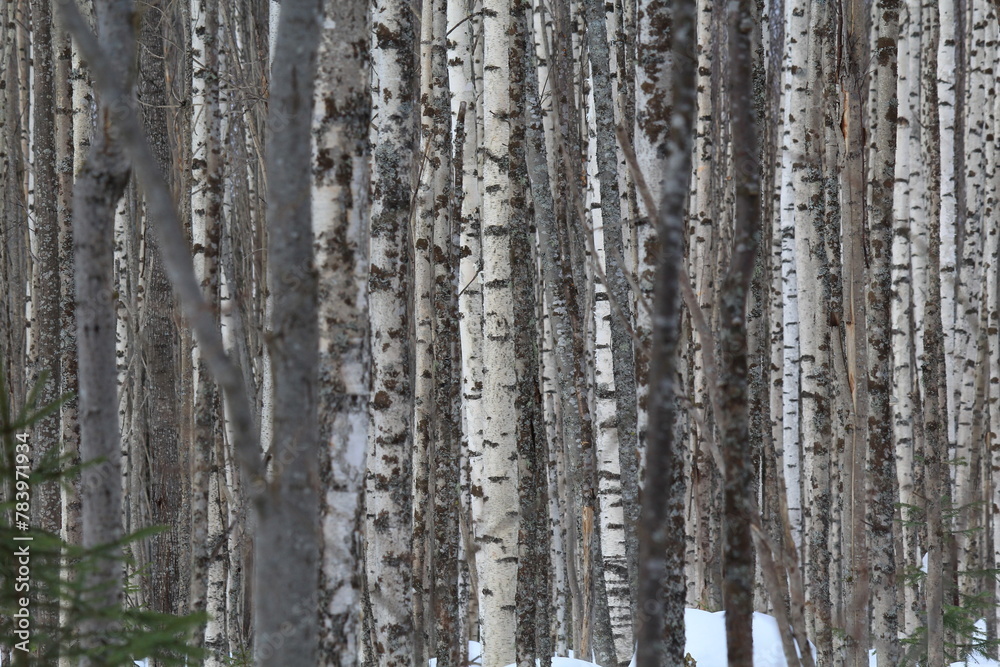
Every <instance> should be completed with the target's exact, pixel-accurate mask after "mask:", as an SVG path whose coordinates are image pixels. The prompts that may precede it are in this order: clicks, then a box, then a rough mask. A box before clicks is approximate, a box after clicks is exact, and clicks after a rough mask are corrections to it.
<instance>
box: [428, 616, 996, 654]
mask: <svg viewBox="0 0 1000 667" xmlns="http://www.w3.org/2000/svg"><path fill="white" fill-rule="evenodd" d="M684 625H685V634H686V641H685V646H684V651H685V654H687V655H690V656H691V658H693V659H694V661H695V663H694V664H696V665H697V666H698V667H726V665H727V660H726V612H724V611H719V612H714V613H713V612H708V611H702V610H700V609H687V610H685V613H684ZM481 655H482V644H480V643H479V642H469V665H470V666H471V667H478V666H479V665H481V664H482V663H481V662H480V660H479V658H480V656H481ZM813 655H814V656H815V650H814V651H813ZM753 664H754V667H787V666H788V663H787V662H786V661H785V653H784V651H783V650H782V645H781V635H780V633H779V632H778V622H777V621H776V620H775V618H774V617H773V616H769V615H767V614H761V613H757V612H755V613H754V615H753ZM436 666H437V660H435V659H433V658H432V659H431V660H430V661H429V664H428V667H436ZM509 667H516V665H510V666H509ZM552 667H595V664H594V663H592V662H587V661H585V660H579V659H576V658H573V657H568V658H567V657H558V656H557V657H554V658H553V659H552ZM629 667H635V658H633V659H632V662H631V663H630V664H629ZM870 667H877V663H876V660H875V652H874V651H872V652H871V655H870ZM951 667H1000V663H998V662H997V661H995V660H990V659H989V658H982V657H973V658H970V659H969V660H968V662H955V663H952V665H951Z"/></svg>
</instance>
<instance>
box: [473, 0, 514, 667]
mask: <svg viewBox="0 0 1000 667" xmlns="http://www.w3.org/2000/svg"><path fill="white" fill-rule="evenodd" d="M510 24H511V19H510V3H509V1H508V0H484V2H483V35H484V61H483V86H484V88H483V115H484V123H485V125H484V135H483V150H484V151H485V156H484V171H483V212H482V238H483V398H482V400H483V414H484V423H483V465H482V477H480V478H479V479H473V485H474V486H476V487H479V489H481V493H482V496H483V503H482V509H481V514H480V515H479V516H478V517H474V519H475V520H476V540H477V541H478V543H479V546H480V549H479V551H478V552H477V553H478V556H477V562H476V565H477V570H478V571H479V587H480V591H479V594H480V612H479V613H480V623H481V626H482V633H483V651H484V654H483V666H484V667H501V666H502V665H506V664H509V663H510V662H512V661H513V658H514V655H513V647H514V628H515V622H514V607H515V600H514V598H515V582H516V580H517V531H518V523H519V516H518V513H517V512H516V511H512V510H511V508H513V507H516V504H517V475H516V472H515V471H516V467H513V464H514V463H515V462H516V461H517V450H516V443H515V437H514V436H515V431H514V426H515V424H516V422H517V419H516V414H515V409H514V401H515V396H516V387H515V380H516V378H515V375H514V340H513V336H512V330H511V327H512V325H513V301H512V286H511V278H510V277H511V254H510V233H511V230H510V216H511V211H510V203H509V201H508V196H509V195H508V191H509V181H508V171H507V170H508V164H507V160H506V150H507V143H508V140H509V136H510V127H509V121H508V118H509V117H510V115H511V109H510V92H509V85H510V74H509V72H510V61H509V54H510V35H509V28H510ZM474 472H475V471H474Z"/></svg>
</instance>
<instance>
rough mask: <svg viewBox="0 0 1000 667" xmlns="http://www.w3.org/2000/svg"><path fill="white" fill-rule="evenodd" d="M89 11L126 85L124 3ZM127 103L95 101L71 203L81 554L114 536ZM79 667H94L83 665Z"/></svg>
mask: <svg viewBox="0 0 1000 667" xmlns="http://www.w3.org/2000/svg"><path fill="white" fill-rule="evenodd" d="M95 7H96V10H97V11H96V13H97V26H98V31H97V32H98V35H99V37H100V39H101V40H102V41H103V42H104V44H105V49H106V51H107V54H108V57H109V58H110V60H111V62H112V63H114V65H113V66H114V67H115V69H116V70H117V71H116V72H114V73H109V74H108V76H117V77H118V78H119V80H121V81H128V80H129V79H128V77H129V73H128V66H127V63H129V62H132V58H133V57H134V53H135V51H134V50H135V36H134V34H133V32H132V30H133V27H132V26H133V23H132V8H131V3H130V2H129V1H128V0H99V1H98V2H96V3H95ZM122 89H123V90H127V89H128V88H127V86H123V88H122ZM131 103H132V100H131V99H129V97H127V96H126V97H125V98H124V99H101V100H100V106H99V109H98V123H97V125H96V128H95V131H94V135H93V139H92V143H93V145H92V148H91V151H90V154H89V155H88V157H87V160H86V162H85V163H84V165H83V168H82V170H81V172H80V173H79V174H78V176H77V182H76V187H75V190H74V198H73V238H74V245H75V251H76V256H75V258H74V270H75V276H76V320H77V349H78V354H79V376H78V377H79V387H80V398H79V414H80V459H81V463H82V464H83V465H84V466H88V465H89V467H85V468H84V471H83V480H82V485H81V494H80V495H81V501H82V506H83V511H82V520H83V546H84V547H95V546H98V545H103V544H108V543H111V542H115V541H117V540H118V539H120V538H121V536H122V523H121V502H122V487H121V470H120V465H121V464H120V450H119V432H118V410H117V407H118V406H117V402H116V401H110V400H108V399H109V397H114V396H117V393H118V392H117V380H116V372H115V365H116V362H115V303H114V300H113V296H112V295H113V293H114V292H115V290H114V285H113V284H112V275H113V273H112V259H113V248H112V246H113V236H112V233H113V223H114V215H115V208H116V206H117V204H118V200H119V198H120V197H121V196H122V193H123V192H124V191H125V185H126V183H127V182H128V178H129V163H128V160H127V159H126V157H125V154H124V150H123V145H122V143H121V141H120V138H119V135H118V133H117V132H116V131H115V129H114V127H113V117H114V111H113V109H114V108H115V105H119V104H131ZM119 555H120V550H119V549H117V548H116V549H112V550H111V551H110V553H108V554H107V557H105V558H103V559H102V560H101V561H100V562H99V563H98V564H97V565H96V566H95V567H94V569H93V570H90V571H88V572H87V573H86V575H85V576H86V583H87V585H88V589H89V590H90V591H91V593H89V595H88V597H89V600H88V602H89V603H90V604H92V605H94V606H95V607H98V608H110V609H114V608H117V607H118V606H119V605H120V604H121V595H122V580H121V564H120V562H119V560H118V557H119ZM113 627H114V617H113V616H112V615H106V616H101V617H99V618H95V619H91V620H88V621H87V622H86V623H85V626H84V627H83V628H81V629H82V630H84V631H85V632H87V633H88V640H87V642H86V644H85V648H89V649H93V650H95V651H99V650H100V648H101V645H102V642H103V641H108V640H109V639H110V635H111V633H110V630H111V629H112V628H113ZM102 637H103V638H104V639H103V640H102V639H101V638H102ZM92 661H93V662H92ZM82 664H85V665H89V664H101V663H100V660H99V659H93V658H88V659H84V660H83V663H82Z"/></svg>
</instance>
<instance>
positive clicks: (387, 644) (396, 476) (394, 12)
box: [365, 1, 418, 666]
mask: <svg viewBox="0 0 1000 667" xmlns="http://www.w3.org/2000/svg"><path fill="white" fill-rule="evenodd" d="M416 37H417V36H416V22H415V17H414V16H413V13H412V11H411V10H410V7H409V6H408V5H407V4H405V3H402V2H395V1H389V2H385V3H379V4H377V5H375V6H374V8H373V10H372V43H371V53H372V72H373V78H372V104H373V109H372V119H373V126H374V127H373V130H372V146H373V149H372V167H371V168H372V183H373V187H372V204H371V214H370V215H371V217H370V223H369V225H370V227H369V231H370V250H369V252H370V266H369V276H368V290H369V297H368V298H369V322H370V326H371V341H372V370H371V373H372V389H371V401H370V403H369V419H370V426H369V436H368V457H367V461H368V463H367V466H366V473H365V511H366V522H365V526H366V534H367V540H366V545H365V564H366V568H367V570H366V574H367V581H368V586H369V595H370V596H371V604H372V616H373V619H372V626H373V633H372V634H373V644H374V646H375V651H376V653H377V654H378V655H379V656H380V658H379V659H380V661H382V664H385V665H387V666H400V665H410V664H411V663H412V660H413V655H412V652H413V647H414V643H413V641H414V637H413V633H414V631H415V628H414V627H413V621H412V615H411V611H410V599H411V598H410V596H411V593H410V587H411V581H412V576H413V571H412V569H411V561H410V543H411V540H412V516H411V511H412V495H411V494H412V492H411V480H412V462H411V455H412V445H413V435H412V424H413V414H412V409H413V393H412V392H413V380H412V376H411V373H412V371H411V366H410V364H411V359H412V356H411V352H410V349H409V345H408V344H407V341H408V340H409V339H410V337H411V336H412V333H411V326H412V324H411V322H412V320H411V313H412V307H411V306H410V304H409V294H410V289H411V285H412V280H413V279H412V277H411V265H410V259H409V258H410V257H411V255H412V251H411V250H410V240H409V236H408V229H409V219H410V207H411V201H412V197H413V192H414V181H415V178H416V173H417V172H416V166H417V159H418V158H417V149H418V143H417V137H418V135H417V127H418V125H417V118H418V116H417V111H418V107H417V105H416V104H415V103H414V96H415V94H416V83H417V81H418V79H417V75H418V70H417V66H416V59H415V47H416Z"/></svg>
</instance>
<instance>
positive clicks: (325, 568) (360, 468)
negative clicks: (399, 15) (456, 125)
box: [311, 0, 371, 665]
mask: <svg viewBox="0 0 1000 667" xmlns="http://www.w3.org/2000/svg"><path fill="white" fill-rule="evenodd" d="M367 18H368V16H367V5H366V4H365V3H364V2H334V1H332V0H331V1H329V2H325V3H324V6H323V30H322V32H321V34H320V42H319V55H318V58H319V62H318V68H317V79H316V81H317V85H316V90H315V93H314V101H313V114H312V128H313V130H312V132H313V160H314V168H313V170H312V174H313V176H312V177H313V186H312V197H311V198H312V236H313V243H314V252H315V257H316V268H317V270H318V272H319V277H318V285H317V297H318V299H319V388H318V389H319V407H318V409H319V437H320V473H319V480H320V488H321V489H322V491H321V493H322V496H321V498H320V521H321V526H322V535H323V542H322V547H321V556H320V558H321V560H320V588H319V603H320V604H319V624H320V631H319V648H320V655H321V656H323V657H322V659H321V662H320V663H319V664H323V665H347V664H353V663H354V662H355V661H356V660H357V656H358V654H359V650H360V649H359V647H360V645H361V641H360V631H361V622H360V615H359V613H358V612H359V609H360V599H361V590H360V586H359V581H360V577H359V572H360V568H361V561H360V555H361V552H362V549H363V545H362V543H361V539H360V535H361V527H362V517H361V502H360V501H361V495H362V492H363V484H364V474H365V453H366V451H365V450H366V447H367V443H368V402H369V395H368V386H369V371H370V358H369V351H368V323H367V315H366V313H367V310H368V289H367V285H366V283H367V277H368V272H369V269H368V249H367V229H366V226H367V213H368V126H369V123H370V119H371V111H370V102H369V90H368V40H367V37H366V35H367V28H368V20H367Z"/></svg>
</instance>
